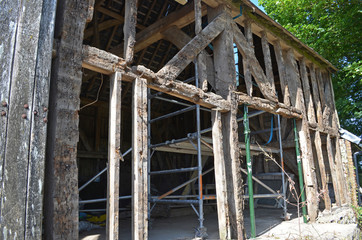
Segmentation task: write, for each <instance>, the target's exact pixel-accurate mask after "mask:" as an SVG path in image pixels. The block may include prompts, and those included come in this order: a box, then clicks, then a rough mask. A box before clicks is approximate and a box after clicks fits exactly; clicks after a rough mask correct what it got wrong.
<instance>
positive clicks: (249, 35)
mask: <svg viewBox="0 0 362 240" xmlns="http://www.w3.org/2000/svg"><path fill="white" fill-rule="evenodd" d="M244 32H245V38H246V40H247V41H248V43H249V45H250V47H251V48H252V49H253V53H254V54H255V52H254V43H253V32H252V29H251V21H250V19H249V18H245V20H244ZM243 68H244V80H245V86H246V92H247V93H248V94H249V96H252V95H253V82H252V78H251V72H250V63H249V60H248V58H247V57H245V58H244V57H243Z"/></svg>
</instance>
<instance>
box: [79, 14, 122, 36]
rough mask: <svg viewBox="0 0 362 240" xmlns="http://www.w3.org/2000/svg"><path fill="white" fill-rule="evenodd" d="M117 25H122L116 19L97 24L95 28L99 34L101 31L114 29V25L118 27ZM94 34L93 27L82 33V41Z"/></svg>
mask: <svg viewBox="0 0 362 240" xmlns="http://www.w3.org/2000/svg"><path fill="white" fill-rule="evenodd" d="M94 19H95V18H94ZM119 24H122V22H121V21H119V20H117V19H110V20H107V21H104V22H101V23H99V24H98V27H97V28H98V31H99V32H101V31H104V30H107V29H109V28H111V27H114V26H116V25H119ZM94 32H95V28H94V27H91V28H88V29H86V30H85V31H84V39H87V38H90V37H92V36H93V35H94Z"/></svg>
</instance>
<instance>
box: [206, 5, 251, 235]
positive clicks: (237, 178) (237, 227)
mask: <svg viewBox="0 0 362 240" xmlns="http://www.w3.org/2000/svg"><path fill="white" fill-rule="evenodd" d="M208 14H209V15H208V17H209V21H210V20H212V19H215V20H217V19H218V18H219V17H220V16H222V15H226V14H229V9H227V8H226V7H225V6H220V7H218V8H217V9H211V8H209V9H208ZM216 16H218V17H216ZM215 17H216V18H215ZM215 20H214V21H215ZM224 21H225V25H224V28H225V30H224V31H223V32H222V33H221V34H220V35H219V36H218V37H217V38H215V40H214V41H213V47H214V66H215V84H216V93H218V94H220V95H221V96H222V97H223V98H224V99H229V100H230V101H231V104H232V105H231V111H230V112H227V113H224V114H221V113H220V112H219V111H213V112H212V123H213V128H212V137H213V144H214V167H215V185H216V196H217V209H218V220H219V221H218V222H219V237H220V239H243V238H244V219H243V199H242V195H243V180H242V176H241V171H240V170H241V166H240V161H239V147H238V145H237V144H238V142H239V141H238V130H237V129H238V125H237V122H236V113H237V109H238V105H237V102H236V98H235V96H233V94H232V92H233V90H235V88H236V76H235V75H236V71H235V65H234V63H233V64H230V61H232V62H234V46H233V34H232V29H231V22H232V19H231V18H230V17H227V18H226V19H225V20H224Z"/></svg>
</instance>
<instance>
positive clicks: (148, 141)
mask: <svg viewBox="0 0 362 240" xmlns="http://www.w3.org/2000/svg"><path fill="white" fill-rule="evenodd" d="M147 96H151V89H150V88H147ZM150 119H151V98H147V147H148V149H147V172H150V171H151V158H152V156H153V153H154V152H155V150H152V153H151V151H150V150H151V123H150ZM147 194H148V195H147V200H148V203H147V216H148V219H150V218H151V212H152V209H153V207H154V206H155V205H156V204H154V206H153V207H152V208H151V205H150V199H151V177H150V175H148V174H147Z"/></svg>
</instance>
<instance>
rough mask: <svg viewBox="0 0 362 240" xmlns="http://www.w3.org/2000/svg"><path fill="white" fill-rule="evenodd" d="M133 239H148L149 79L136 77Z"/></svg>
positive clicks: (133, 147) (133, 131) (133, 149)
mask: <svg viewBox="0 0 362 240" xmlns="http://www.w3.org/2000/svg"><path fill="white" fill-rule="evenodd" d="M132 133H133V134H132V158H133V164H132V172H133V178H132V179H133V184H132V239H134V240H145V239H148V187H147V178H148V172H147V165H148V163H147V161H148V160H147V151H148V146H147V139H148V134H147V81H146V79H143V78H136V79H135V80H134V82H133V100H132Z"/></svg>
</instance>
